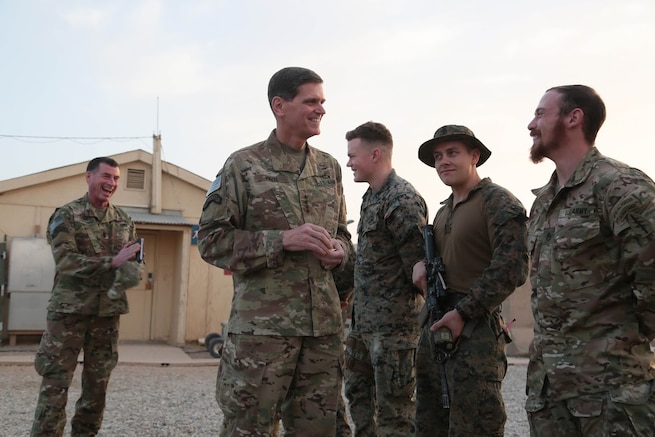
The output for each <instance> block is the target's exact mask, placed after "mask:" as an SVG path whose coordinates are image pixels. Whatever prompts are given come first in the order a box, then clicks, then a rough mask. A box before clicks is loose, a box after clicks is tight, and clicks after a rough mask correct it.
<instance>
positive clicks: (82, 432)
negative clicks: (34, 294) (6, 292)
mask: <svg viewBox="0 0 655 437" xmlns="http://www.w3.org/2000/svg"><path fill="white" fill-rule="evenodd" d="M47 238H48V242H49V243H50V245H51V246H52V254H53V256H54V259H55V266H56V274H55V281H54V286H53V289H52V296H51V298H50V303H49V305H48V314H47V326H46V331H45V332H44V334H43V337H42V339H41V344H40V346H39V349H38V351H37V353H36V357H35V360H34V365H35V368H36V371H37V372H38V373H39V375H41V376H43V380H42V383H41V389H40V392H39V400H38V403H37V407H36V412H35V415H34V423H33V426H32V435H33V436H60V435H62V433H63V430H64V426H65V424H66V411H65V408H66V402H67V397H68V387H69V386H70V384H71V380H72V378H73V373H74V371H75V367H76V365H77V358H78V355H79V353H80V350H82V349H83V350H84V369H83V371H82V394H81V396H80V398H79V400H78V401H77V403H76V404H75V415H74V417H73V419H72V421H71V425H72V435H74V436H77V435H79V436H91V435H96V433H97V432H98V430H99V429H100V425H101V423H102V416H103V412H104V407H105V395H106V390H107V383H108V382H109V376H110V374H111V371H112V369H113V368H114V367H115V366H116V363H117V362H118V350H117V344H118V322H119V317H120V314H125V313H127V312H128V306H127V299H126V298H125V296H123V297H122V298H120V299H116V300H112V299H110V298H109V297H108V296H107V290H108V289H109V288H110V287H111V286H112V284H113V282H114V277H115V270H114V269H113V268H112V267H111V262H112V258H113V256H114V255H115V254H117V253H118V252H119V251H120V250H121V249H122V248H123V247H124V246H125V245H126V244H127V243H129V242H131V241H135V239H136V234H135V228H134V224H133V223H132V220H131V219H130V217H129V216H128V215H127V214H126V213H125V212H124V211H122V210H121V209H119V208H117V207H114V206H112V205H109V207H108V208H106V210H103V209H100V208H96V207H94V206H93V205H92V204H91V203H90V202H89V197H88V194H85V195H84V197H82V198H80V199H77V200H75V201H73V202H70V203H69V204H67V205H64V206H62V207H60V208H57V209H56V210H55V212H54V213H53V214H52V216H51V217H50V221H49V224H48V231H47ZM130 263H131V264H134V266H133V267H135V268H134V269H132V271H133V272H135V273H134V274H138V275H139V276H140V275H141V270H140V268H139V267H138V264H137V263H135V262H130Z"/></svg>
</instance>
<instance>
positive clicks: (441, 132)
mask: <svg viewBox="0 0 655 437" xmlns="http://www.w3.org/2000/svg"><path fill="white" fill-rule="evenodd" d="M457 140H460V141H463V142H464V143H466V144H469V145H471V146H472V147H474V148H477V149H480V159H479V160H478V163H477V164H476V167H480V166H481V165H482V164H484V163H485V162H486V161H487V159H489V157H490V156H491V150H489V149H487V146H485V145H484V144H482V141H480V140H478V139H477V138H475V135H473V131H472V130H471V129H469V128H467V127H466V126H458V125H456V124H447V125H445V126H441V127H440V128H439V129H437V131H436V132H435V133H434V137H433V138H432V139H429V140H427V141H426V142H424V143H423V144H421V146H420V147H419V148H418V159H420V160H421V161H423V163H425V164H426V165H429V166H430V167H434V156H433V153H432V152H433V151H434V146H435V145H436V144H439V143H443V142H444V141H457Z"/></svg>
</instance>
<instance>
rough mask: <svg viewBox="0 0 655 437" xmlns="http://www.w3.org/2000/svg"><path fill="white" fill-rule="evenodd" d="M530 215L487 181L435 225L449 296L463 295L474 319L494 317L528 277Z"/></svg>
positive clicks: (461, 305) (448, 207) (463, 308)
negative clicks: (493, 314)
mask: <svg viewBox="0 0 655 437" xmlns="http://www.w3.org/2000/svg"><path fill="white" fill-rule="evenodd" d="M526 219H527V217H526V215H525V209H524V208H523V205H522V204H521V202H520V201H519V200H518V199H517V198H516V197H514V195H512V193H510V192H509V191H508V190H506V189H505V188H503V187H501V186H500V185H497V184H494V183H493V182H492V181H491V179H489V178H484V179H482V180H481V181H480V182H479V183H478V184H477V185H476V186H475V187H473V189H472V190H471V192H470V193H469V195H468V197H467V198H466V199H465V200H464V201H462V202H459V203H458V204H457V205H456V206H455V207H454V208H453V195H452V194H451V196H450V197H449V198H448V199H447V200H446V201H444V202H443V206H442V207H441V209H439V211H437V214H436V216H435V219H434V235H435V246H436V249H437V251H438V252H439V253H440V254H441V256H442V258H443V261H444V264H445V269H446V272H445V275H444V279H445V281H446V285H447V286H448V289H449V291H452V292H456V293H459V294H460V295H463V297H461V299H460V300H459V302H458V303H457V309H458V310H459V311H460V312H461V313H463V314H464V315H465V316H466V318H468V319H475V318H479V317H481V316H483V315H485V314H490V313H492V312H493V311H494V310H496V309H497V308H498V307H499V305H500V304H501V303H502V302H503V301H504V300H505V299H506V298H507V297H508V296H509V295H510V294H512V293H513V292H514V290H515V289H516V287H518V286H520V285H521V284H523V283H524V282H525V280H526V278H527V275H528V248H527V227H526V225H525V222H526Z"/></svg>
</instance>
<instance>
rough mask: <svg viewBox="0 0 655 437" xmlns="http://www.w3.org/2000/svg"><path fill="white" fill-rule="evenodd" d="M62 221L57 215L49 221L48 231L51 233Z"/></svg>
mask: <svg viewBox="0 0 655 437" xmlns="http://www.w3.org/2000/svg"><path fill="white" fill-rule="evenodd" d="M62 223H64V219H63V218H61V217H59V216H57V217H55V218H53V219H52V221H51V222H50V226H48V232H49V233H50V234H51V235H52V234H54V232H55V229H57V228H58V227H59V226H60V225H61V224H62Z"/></svg>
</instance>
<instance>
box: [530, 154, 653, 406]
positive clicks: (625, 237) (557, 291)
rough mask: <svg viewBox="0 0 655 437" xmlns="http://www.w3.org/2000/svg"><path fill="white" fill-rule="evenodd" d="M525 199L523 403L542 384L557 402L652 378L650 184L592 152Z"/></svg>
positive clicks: (636, 171) (637, 173)
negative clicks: (562, 178)
mask: <svg viewBox="0 0 655 437" xmlns="http://www.w3.org/2000/svg"><path fill="white" fill-rule="evenodd" d="M533 192H534V193H535V194H536V196H537V198H536V199H535V201H534V203H533V206H532V211H531V214H530V221H529V248H530V251H531V255H532V269H531V281H532V311H533V313H534V318H535V328H534V339H533V341H532V344H531V346H530V364H529V368H528V389H529V393H530V396H531V397H538V395H539V393H540V392H541V389H542V386H543V384H544V378H546V377H547V378H548V381H549V383H550V387H551V389H552V391H553V393H554V397H555V398H557V399H566V398H570V397H575V396H579V395H582V394H588V393H594V392H601V391H607V390H610V389H612V388H617V387H619V386H622V385H626V384H633V383H640V382H643V381H645V380H650V379H653V378H655V360H654V358H653V353H652V352H651V350H650V345H649V338H650V339H652V338H653V333H655V317H654V314H655V313H654V311H655V296H654V294H655V288H654V284H655V264H654V263H653V255H654V252H655V251H654V250H653V236H654V235H655V233H654V231H655V229H654V224H655V186H654V185H653V182H652V181H651V180H650V179H649V178H648V176H646V175H645V174H644V173H642V172H641V171H639V170H636V169H633V168H630V167H628V166H626V165H625V164H622V163H620V162H618V161H615V160H612V159H609V158H607V157H605V156H603V155H601V154H600V153H599V152H598V150H597V149H596V148H592V149H591V150H590V151H589V152H588V153H587V155H586V156H585V158H584V160H583V161H581V162H580V164H579V165H578V167H577V169H576V170H575V172H574V173H573V175H572V176H571V178H570V179H569V180H568V182H567V183H566V184H565V185H564V186H563V187H562V188H561V189H559V190H558V189H557V175H556V174H555V173H553V176H552V177H551V179H550V182H549V183H548V184H547V185H546V186H544V187H543V188H540V189H537V190H534V191H533ZM645 249H647V250H646V251H645ZM531 400H533V399H531V398H530V397H529V402H530V401H531Z"/></svg>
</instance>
